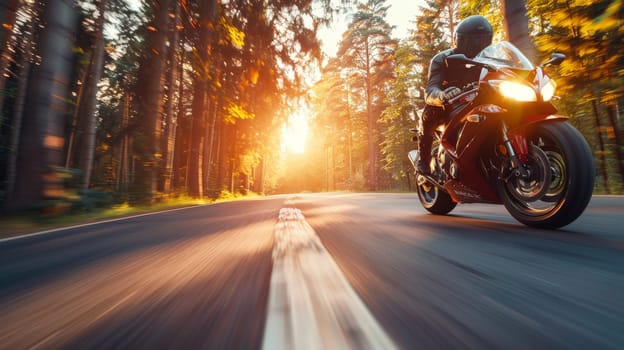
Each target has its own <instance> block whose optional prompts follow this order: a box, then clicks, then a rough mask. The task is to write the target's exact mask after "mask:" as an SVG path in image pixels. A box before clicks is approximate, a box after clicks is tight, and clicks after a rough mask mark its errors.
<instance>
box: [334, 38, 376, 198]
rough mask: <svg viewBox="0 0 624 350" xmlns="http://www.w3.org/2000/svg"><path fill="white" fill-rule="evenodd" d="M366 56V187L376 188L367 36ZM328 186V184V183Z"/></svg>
mask: <svg viewBox="0 0 624 350" xmlns="http://www.w3.org/2000/svg"><path fill="white" fill-rule="evenodd" d="M364 40H365V45H366V47H365V57H366V77H365V79H366V120H367V126H368V161H369V164H368V188H369V189H370V190H372V191H375V190H376V189H377V155H376V152H375V119H374V118H373V102H372V93H373V92H372V87H371V75H372V74H371V63H370V52H369V42H368V38H365V39H364ZM328 187H329V184H328Z"/></svg>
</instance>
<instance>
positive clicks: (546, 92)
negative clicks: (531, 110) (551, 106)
mask: <svg viewBox="0 0 624 350" xmlns="http://www.w3.org/2000/svg"><path fill="white" fill-rule="evenodd" d="M556 87H557V83H555V81H554V80H552V79H551V80H549V81H548V83H546V85H545V86H544V87H543V88H542V91H541V93H542V98H543V99H544V101H550V99H551V98H552V97H553V95H554V94H555V88H556Z"/></svg>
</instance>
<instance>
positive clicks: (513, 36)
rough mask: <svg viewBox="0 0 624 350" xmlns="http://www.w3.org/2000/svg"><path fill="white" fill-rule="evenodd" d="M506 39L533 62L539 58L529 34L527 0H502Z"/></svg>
mask: <svg viewBox="0 0 624 350" xmlns="http://www.w3.org/2000/svg"><path fill="white" fill-rule="evenodd" d="M500 4H501V10H502V11H501V12H502V13H503V15H504V21H503V22H504V25H505V33H506V37H505V39H506V40H509V41H510V42H511V43H512V44H514V45H515V46H517V47H518V48H519V49H520V50H521V51H522V52H523V53H524V54H525V55H526V56H527V57H528V58H529V59H530V60H531V61H532V62H535V60H536V59H537V53H536V49H535V45H534V44H533V41H532V40H531V37H530V36H529V17H528V15H527V9H526V0H522V1H518V0H501V2H500Z"/></svg>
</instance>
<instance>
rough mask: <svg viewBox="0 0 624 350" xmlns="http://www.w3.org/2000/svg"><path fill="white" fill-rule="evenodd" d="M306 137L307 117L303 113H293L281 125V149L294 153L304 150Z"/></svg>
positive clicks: (300, 152)
mask: <svg viewBox="0 0 624 350" xmlns="http://www.w3.org/2000/svg"><path fill="white" fill-rule="evenodd" d="M307 138H308V118H307V117H306V116H305V115H303V114H294V115H291V116H290V118H288V122H287V123H284V125H283V126H282V150H284V151H287V152H289V153H294V154H302V153H304V152H305V144H306V141H307Z"/></svg>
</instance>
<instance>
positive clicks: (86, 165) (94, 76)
mask: <svg viewBox="0 0 624 350" xmlns="http://www.w3.org/2000/svg"><path fill="white" fill-rule="evenodd" d="M105 9H106V0H99V3H98V13H99V17H98V20H97V23H96V28H95V30H96V33H95V35H96V37H95V46H94V48H93V53H92V54H91V65H90V72H89V78H88V79H89V80H88V81H89V85H88V86H87V87H86V93H87V95H86V96H85V103H86V106H85V109H84V111H85V114H84V117H85V123H84V134H83V145H84V147H83V149H82V152H81V157H80V158H81V159H80V168H81V169H82V170H83V171H84V173H83V177H82V189H83V190H86V189H87V188H89V184H90V182H91V172H92V171H93V155H94V154H95V141H96V140H95V137H96V119H97V113H96V107H97V93H98V83H99V82H100V80H101V79H102V70H103V68H104V67H103V64H104V21H105V17H104V13H105ZM77 108H79V106H77Z"/></svg>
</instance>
